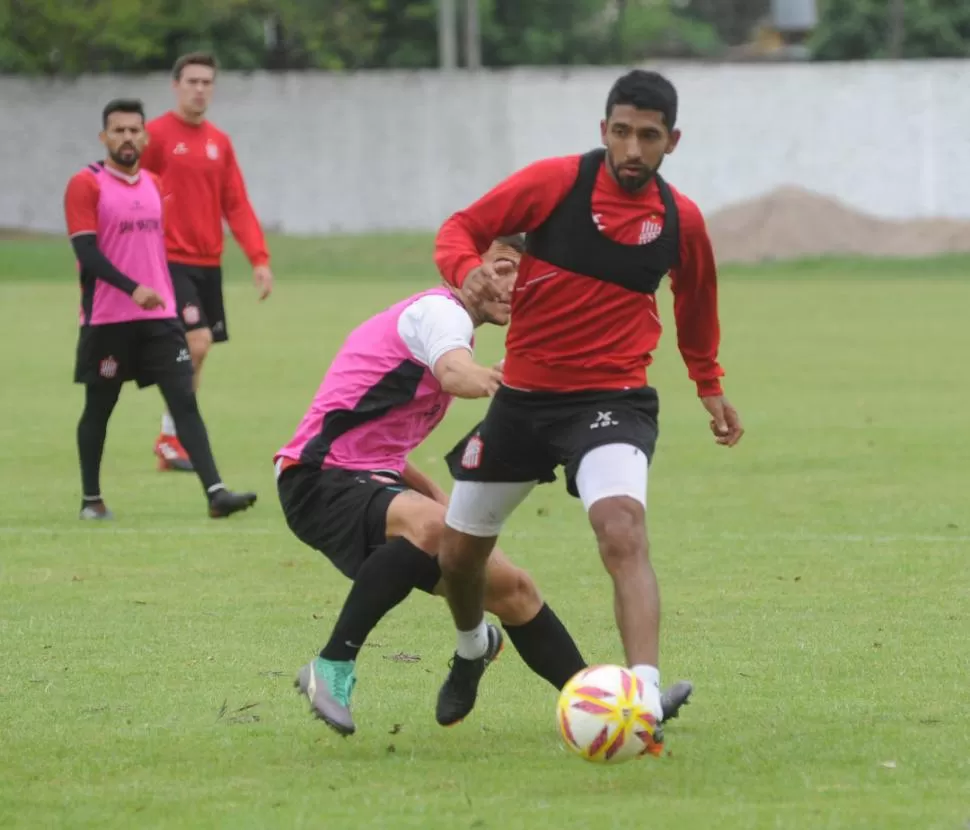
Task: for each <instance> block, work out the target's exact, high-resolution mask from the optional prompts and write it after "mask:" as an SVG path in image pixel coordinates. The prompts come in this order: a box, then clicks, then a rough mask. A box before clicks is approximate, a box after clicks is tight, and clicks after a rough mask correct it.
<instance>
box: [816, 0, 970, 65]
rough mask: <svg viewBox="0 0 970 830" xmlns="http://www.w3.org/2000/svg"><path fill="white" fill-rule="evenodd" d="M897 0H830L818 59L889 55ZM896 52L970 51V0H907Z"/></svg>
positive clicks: (952, 54) (950, 54) (960, 54)
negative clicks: (888, 0) (968, 1)
mask: <svg viewBox="0 0 970 830" xmlns="http://www.w3.org/2000/svg"><path fill="white" fill-rule="evenodd" d="M892 6H893V4H892V3H890V2H887V0H825V2H823V3H822V5H821V20H820V23H819V27H818V29H817V30H816V32H815V34H814V36H813V38H812V49H813V53H814V55H815V57H816V58H817V59H819V60H865V59H872V58H887V57H890V56H891V55H890V40H891V29H892V17H891V15H892ZM902 9H903V12H902V13H903V17H902V40H901V44H900V51H899V54H898V55H897V57H901V58H914V59H918V58H964V57H968V56H970V4H967V3H966V2H963V0H906V2H905V3H903V4H902Z"/></svg>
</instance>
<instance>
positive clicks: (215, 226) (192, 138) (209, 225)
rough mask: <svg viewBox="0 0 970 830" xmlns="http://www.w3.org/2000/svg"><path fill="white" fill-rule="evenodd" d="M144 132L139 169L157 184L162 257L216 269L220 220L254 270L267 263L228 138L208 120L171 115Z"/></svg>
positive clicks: (165, 116)
mask: <svg viewBox="0 0 970 830" xmlns="http://www.w3.org/2000/svg"><path fill="white" fill-rule="evenodd" d="M147 130H148V136H149V141H148V146H147V147H146V148H145V151H144V153H143V154H142V157H141V166H142V167H143V168H145V169H146V170H151V171H152V172H153V173H156V174H158V176H159V177H161V180H162V189H163V193H164V195H165V198H166V205H165V208H166V210H165V214H166V215H165V247H166V250H167V252H168V258H169V259H170V260H171V261H172V262H180V263H183V264H185V265H203V266H216V265H219V262H220V260H221V259H222V244H223V232H222V220H223V217H225V219H226V222H227V223H228V224H229V229H230V230H231V231H232V235H233V236H234V237H235V238H236V241H237V242H238V243H239V247H241V248H242V249H243V252H244V253H245V254H246V256H247V257H248V259H249V261H250V262H251V263H252V264H253V265H254V266H255V265H265V264H266V263H267V262H269V252H268V251H267V250H266V239H265V237H264V236H263V230H262V228H261V227H260V225H259V220H258V219H257V218H256V213H255V211H254V210H253V206H252V205H251V204H250V203H249V196H248V195H247V193H246V185H245V183H244V181H243V177H242V172H241V171H240V169H239V164H238V163H237V162H236V154H235V152H234V151H233V148H232V142H231V141H230V140H229V136H227V135H226V134H225V133H224V132H222V131H221V130H219V129H217V128H216V127H214V126H213V125H212V124H210V123H209V122H208V121H203V122H202V123H201V124H190V123H189V122H188V121H185V120H184V119H182V118H179V116H177V115H176V114H175V113H174V112H168V113H166V114H165V115H162V116H159V117H158V118H156V119H154V120H152V121H149V122H148V125H147Z"/></svg>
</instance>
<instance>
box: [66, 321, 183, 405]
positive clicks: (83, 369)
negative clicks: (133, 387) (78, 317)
mask: <svg viewBox="0 0 970 830" xmlns="http://www.w3.org/2000/svg"><path fill="white" fill-rule="evenodd" d="M178 375H189V376H191V375H192V357H191V356H190V355H189V347H188V344H187V343H186V342H185V330H184V329H183V328H182V324H181V323H180V322H179V321H178V319H177V318H174V317H173V318H172V319H170V320H136V321H134V322H131V323H109V324H107V325H104V326H81V330H80V332H79V333H78V339H77V358H76V361H75V364H74V382H75V383H124V382H125V381H129V380H134V381H136V382H137V383H138V385H139V386H140V387H142V388H144V387H146V386H151V385H153V384H155V383H158V382H159V381H161V380H165V379H166V378H170V377H176V376H178Z"/></svg>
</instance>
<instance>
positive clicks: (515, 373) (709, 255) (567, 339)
mask: <svg viewBox="0 0 970 830" xmlns="http://www.w3.org/2000/svg"><path fill="white" fill-rule="evenodd" d="M579 159H580V157H579V156H566V157H562V158H550V159H544V160H542V161H538V162H536V163H534V164H531V165H529V166H528V167H526V168H524V169H522V170H520V171H519V172H517V173H514V174H513V175H511V176H510V177H509V178H507V179H506V180H505V181H503V182H501V183H500V184H499V185H498V186H497V187H495V188H494V189H493V190H491V191H490V192H489V193H486V194H485V195H484V196H483V197H482V198H481V199H479V200H478V201H477V202H475V203H474V204H473V205H471V206H470V207H468V208H466V209H465V210H462V211H459V212H458V213H456V214H454V215H453V216H451V218H449V219H448V220H447V221H446V222H445V223H444V225H442V227H441V229H440V231H439V232H438V238H437V241H436V247H435V262H436V263H437V265H438V269H439V270H440V271H441V274H442V276H443V277H444V278H445V280H446V281H447V282H449V283H450V284H452V285H454V286H457V287H461V284H462V282H463V281H464V279H465V277H466V276H467V275H468V273H469V272H470V271H471V270H472V269H473V268H475V267H477V266H478V265H479V264H480V263H481V253H482V252H484V251H485V250H486V249H487V248H488V246H489V245H490V244H491V242H492V240H493V239H494V238H495V237H496V236H501V235H504V234H512V233H521V232H528V231H531V230H534V229H536V228H537V227H539V225H541V224H542V223H543V222H544V221H545V220H546V219H547V218H548V216H549V215H550V214H551V213H552V211H553V210H554V209H555V207H556V206H557V205H558V204H559V203H560V202H561V201H562V200H563V199H564V198H565V197H566V195H567V194H568V193H569V191H570V190H571V189H572V187H573V185H574V184H575V182H576V176H577V175H578V172H579ZM671 191H672V192H673V195H674V198H675V201H676V204H677V208H678V211H679V214H680V263H679V265H678V266H677V267H676V268H675V269H674V270H672V271H671V272H670V284H671V289H672V291H673V294H674V317H675V318H676V323H677V345H678V347H679V348H680V352H681V355H682V356H683V358H684V362H685V363H686V364H687V369H688V373H689V375H690V377H691V379H692V380H693V381H694V382H695V383H696V384H697V391H698V394H699V395H704V396H707V395H720V394H722V392H721V384H720V380H719V378H720V377H721V376H723V374H724V371H723V370H722V369H721V367H720V365H718V362H717V352H718V346H719V343H720V328H719V324H718V316H717V269H716V267H715V263H714V252H713V250H712V248H711V242H710V239H709V237H708V235H707V228H706V226H705V224H704V218H703V216H702V215H701V212H700V209H699V208H698V207H697V205H696V204H694V202H692V201H691V200H690V199H688V198H687V197H686V196H683V195H682V194H680V193H678V192H677V191H676V190H674V189H673V188H671ZM591 209H592V212H593V218H594V220H595V221H596V223H597V225H598V226H599V228H600V230H601V231H602V232H603V233H604V234H605V235H606V236H607V237H609V238H610V239H612V240H614V241H615V242H619V243H621V244H626V245H636V244H643V243H645V242H650V241H652V240H653V239H655V238H656V236H658V235H659V234H660V231H661V229H662V228H663V217H664V206H663V202H662V200H661V198H660V192H659V189H658V188H657V185H656V183H655V182H652V183H651V184H650V185H649V186H648V187H647V188H646V189H645V190H644V191H642V192H640V193H637V194H630V193H627V192H626V191H624V190H623V189H622V188H620V186H619V185H618V184H617V183H616V182H615V181H614V179H613V177H612V176H611V175H610V173H609V171H608V170H607V168H606V165H605V164H604V165H603V166H602V167H601V168H600V171H599V174H598V175H597V179H596V187H595V189H594V191H593V200H592V205H591ZM661 330H662V327H661V324H660V318H659V316H658V314H657V302H656V298H655V297H654V296H653V295H650V294H639V293H636V292H633V291H629V290H627V289H625V288H623V287H621V286H619V285H615V284H613V283H609V282H605V281H603V280H598V279H593V278H591V277H587V276H583V275H580V274H575V273H571V272H567V271H563V270H562V269H559V268H556V267H555V266H553V265H550V264H549V263H545V262H542V261H541V260H537V259H535V258H534V257H531V256H530V255H528V254H526V255H524V256H523V257H522V262H521V264H520V266H519V276H518V280H517V281H516V285H515V291H514V294H513V296H512V322H511V325H510V327H509V332H508V337H507V339H506V344H505V348H506V356H505V368H504V375H505V382H506V383H507V384H508V385H509V386H514V387H518V388H522V389H531V390H537V391H538V390H544V391H574V390H581V389H623V388H627V387H638V386H643V385H644V384H645V383H646V367H647V366H648V365H649V364H650V363H651V360H652V358H651V352H653V350H654V349H656V347H657V343H658V341H659V340H660V333H661Z"/></svg>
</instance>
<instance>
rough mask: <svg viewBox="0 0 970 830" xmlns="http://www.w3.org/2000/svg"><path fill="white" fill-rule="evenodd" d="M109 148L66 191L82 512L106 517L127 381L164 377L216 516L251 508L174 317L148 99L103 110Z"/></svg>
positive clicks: (113, 103)
mask: <svg viewBox="0 0 970 830" xmlns="http://www.w3.org/2000/svg"><path fill="white" fill-rule="evenodd" d="M102 126H103V129H102V132H101V142H102V143H103V144H104V146H105V149H106V150H107V153H108V156H107V158H106V159H105V160H104V161H100V162H98V163H97V164H90V165H88V166H87V167H86V168H84V169H83V170H81V171H80V172H79V173H77V174H75V175H74V176H73V177H72V178H71V180H70V182H69V183H68V185H67V191H66V193H65V195H64V212H65V215H66V219H67V231H68V234H69V235H70V238H71V244H72V245H73V248H74V253H75V256H76V257H77V260H78V265H79V268H80V281H81V320H80V333H79V337H78V347H77V362H76V365H75V370H74V380H75V382H76V383H83V384H84V385H85V403H84V412H83V413H82V415H81V420H80V422H79V423H78V429H77V442H78V455H79V457H80V462H81V480H82V486H83V496H82V502H81V514H80V516H81V518H82V519H108V518H111V512H110V511H109V510H108V508H107V507H106V506H105V503H104V500H103V499H102V497H101V482H100V475H101V456H102V453H103V451H104V441H105V436H106V435H107V430H108V420H109V418H110V417H111V413H112V411H113V410H114V407H115V404H116V403H117V402H118V396H119V395H120V394H121V387H122V384H124V382H125V381H128V380H134V381H136V382H137V383H138V385H139V386H140V387H145V386H151V385H153V384H157V385H158V387H159V389H160V391H161V393H162V396H163V397H164V399H165V402H166V404H167V405H168V407H169V410H170V412H171V413H172V417H173V418H175V420H176V422H178V423H179V424H180V427H179V429H180V432H179V434H180V435H181V436H182V441H183V444H184V445H185V448H186V450H187V451H188V452H189V454H190V456H191V457H192V460H193V463H194V465H195V469H196V472H197V473H198V476H199V478H200V480H201V481H202V484H203V486H204V487H205V490H206V495H207V497H208V502H209V515H210V516H212V517H213V518H221V517H224V516H228V515H230V514H231V513H235V512H237V511H239V510H245V509H246V508H247V507H250V506H251V505H252V504H253V503H254V502H255V501H256V495H255V494H254V493H232V492H230V491H229V490H227V489H226V488H225V486H224V485H223V483H222V480H221V479H220V478H219V473H218V471H217V470H216V464H215V460H214V459H213V458H212V451H211V449H210V448H209V438H208V435H207V433H206V429H205V424H204V423H203V422H202V416H201V414H200V413H199V408H198V404H197V402H196V398H195V393H194V392H193V390H192V361H191V358H190V355H189V351H188V345H187V344H186V341H185V330H184V328H183V326H182V324H181V322H179V320H178V317H177V316H176V309H175V299H174V292H173V289H172V279H171V277H170V276H169V272H168V265H167V264H166V260H165V238H164V211H163V204H162V195H161V191H160V189H159V186H158V182H157V181H156V180H155V178H154V176H153V175H152V174H151V173H142V172H140V171H139V158H140V156H141V151H142V148H143V147H144V146H145V136H146V134H145V114H144V110H143V108H142V104H141V102H140V101H136V100H124V99H119V100H115V101H111V102H110V103H109V104H108V105H107V106H106V107H105V108H104V111H103V113H102Z"/></svg>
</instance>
